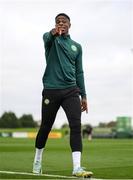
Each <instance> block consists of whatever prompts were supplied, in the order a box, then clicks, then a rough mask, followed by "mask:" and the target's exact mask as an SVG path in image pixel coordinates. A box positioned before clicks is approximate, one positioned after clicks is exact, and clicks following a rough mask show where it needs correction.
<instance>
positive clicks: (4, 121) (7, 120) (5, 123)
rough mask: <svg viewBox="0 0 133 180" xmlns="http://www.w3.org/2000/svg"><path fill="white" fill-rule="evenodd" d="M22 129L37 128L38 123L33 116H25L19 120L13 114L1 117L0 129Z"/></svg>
mask: <svg viewBox="0 0 133 180" xmlns="http://www.w3.org/2000/svg"><path fill="white" fill-rule="evenodd" d="M22 127H26V128H29V127H37V123H36V122H35V121H34V119H33V117H32V115H30V114H28V115H26V114H24V115H22V116H21V117H20V118H17V116H16V115H15V113H13V112H5V113H3V115H2V116H1V117H0V128H22Z"/></svg>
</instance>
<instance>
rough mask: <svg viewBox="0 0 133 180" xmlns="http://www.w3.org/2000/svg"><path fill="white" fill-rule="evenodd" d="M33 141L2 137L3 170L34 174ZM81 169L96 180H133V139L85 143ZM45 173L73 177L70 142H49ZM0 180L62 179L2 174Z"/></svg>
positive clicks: (56, 140)
mask: <svg viewBox="0 0 133 180" xmlns="http://www.w3.org/2000/svg"><path fill="white" fill-rule="evenodd" d="M34 141H35V140H34V139H15V138H0V171H15V172H27V173H31V172H32V163H33V159H34V152H35V149H34ZM83 147H84V149H83V154H82V166H84V167H86V168H87V169H88V170H90V171H93V173H94V178H100V179H133V139H124V140H123V139H93V140H92V141H91V142H90V141H87V139H86V140H83ZM42 164H43V173H44V174H49V175H50V174H51V175H61V176H71V172H72V161H71V150H70V147H69V139H67V138H62V139H48V142H47V145H46V148H45V150H44V153H43V162H42ZM0 179H61V178H60V177H59V178H58V177H54V176H52V177H51V176H50V177H47V176H33V175H32V174H31V175H26V174H7V173H0Z"/></svg>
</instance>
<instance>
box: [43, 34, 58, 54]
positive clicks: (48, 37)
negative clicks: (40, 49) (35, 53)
mask: <svg viewBox="0 0 133 180" xmlns="http://www.w3.org/2000/svg"><path fill="white" fill-rule="evenodd" d="M54 39H55V37H54V36H53V35H52V33H51V31H50V32H46V33H44V35H43V41H44V48H45V53H48V52H49V50H50V48H51V46H52V43H53V41H54Z"/></svg>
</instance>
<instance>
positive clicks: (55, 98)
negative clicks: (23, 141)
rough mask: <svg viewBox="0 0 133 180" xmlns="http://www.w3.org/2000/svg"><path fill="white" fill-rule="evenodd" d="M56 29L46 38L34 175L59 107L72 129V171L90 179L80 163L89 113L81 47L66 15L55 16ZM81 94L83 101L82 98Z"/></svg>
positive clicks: (37, 170) (39, 167)
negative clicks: (83, 122)
mask: <svg viewBox="0 0 133 180" xmlns="http://www.w3.org/2000/svg"><path fill="white" fill-rule="evenodd" d="M55 23H56V24H55V28H53V29H52V30H51V31H50V32H47V33H45V34H44V35H43V40H44V47H45V57H46V69H45V73H44V76H43V86H44V89H43V92H42V96H43V97H42V122H41V126H40V129H39V131H38V134H37V137H36V142H35V147H36V153H35V158H34V163H33V173H37V174H39V173H41V171H42V167H41V161H42V154H43V149H44V148H45V144H46V141H47V138H48V134H49V132H50V131H51V128H52V125H53V123H54V121H55V117H56V114H57V111H58V109H59V108H60V106H62V108H63V109H64V111H65V113H66V116H67V119H68V122H69V126H70V146H71V150H72V160H73V172H72V174H73V175H74V176H77V177H90V176H91V175H92V172H88V171H85V170H84V169H83V168H82V167H81V164H80V161H81V152H82V139H81V112H83V111H86V112H88V108H87V100H86V92H85V86H84V76H83V69H82V49H81V45H80V44H78V43H76V42H75V41H73V40H72V39H71V38H70V35H69V28H70V26H71V24H70V18H69V16H68V15H66V14H64V13H60V14H58V15H57V16H56V17H55ZM79 95H81V101H80V98H79Z"/></svg>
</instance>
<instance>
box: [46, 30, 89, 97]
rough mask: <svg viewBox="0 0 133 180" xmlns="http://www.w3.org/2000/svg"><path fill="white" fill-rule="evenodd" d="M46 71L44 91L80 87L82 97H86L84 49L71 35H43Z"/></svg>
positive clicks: (48, 33) (49, 33)
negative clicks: (83, 65)
mask: <svg viewBox="0 0 133 180" xmlns="http://www.w3.org/2000/svg"><path fill="white" fill-rule="evenodd" d="M43 40H44V47H45V57H46V69H45V72H44V75H43V86H44V89H66V88H69V87H74V86H78V87H79V89H80V95H81V97H82V98H83V97H86V92H85V85H84V73H83V68H82V47H81V45H80V44H78V43H77V42H75V41H73V40H72V39H71V38H70V35H61V36H54V35H52V34H51V32H47V33H45V34H44V35H43Z"/></svg>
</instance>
